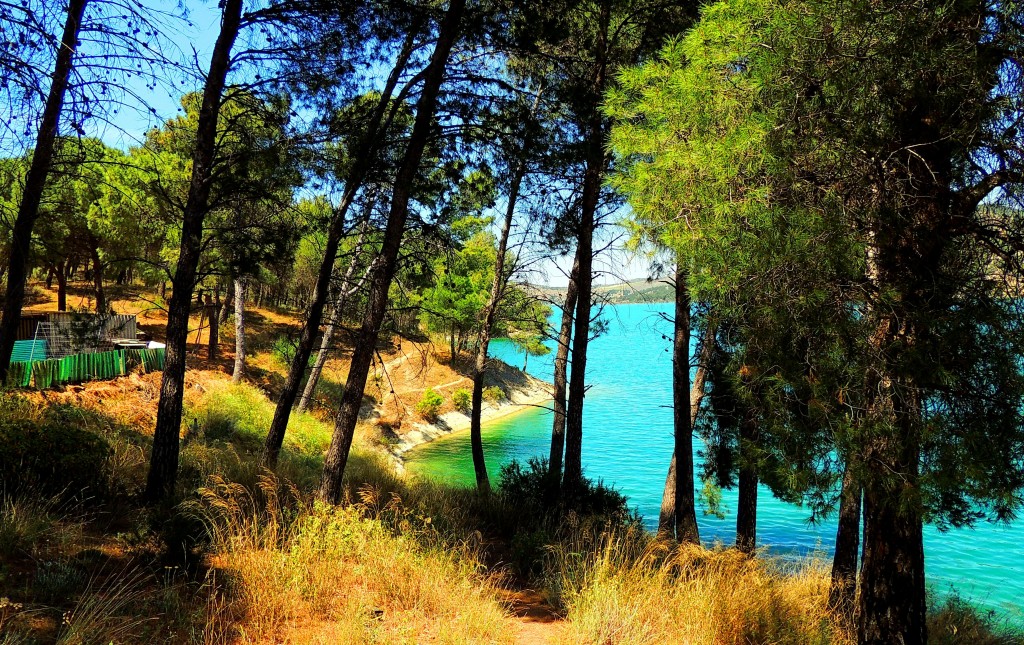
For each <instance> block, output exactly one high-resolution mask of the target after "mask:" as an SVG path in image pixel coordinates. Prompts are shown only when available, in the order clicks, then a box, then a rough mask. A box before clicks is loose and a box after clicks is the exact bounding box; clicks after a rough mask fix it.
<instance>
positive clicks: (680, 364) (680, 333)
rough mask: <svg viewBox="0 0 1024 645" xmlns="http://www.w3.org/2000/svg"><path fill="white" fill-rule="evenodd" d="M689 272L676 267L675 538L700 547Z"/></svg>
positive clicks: (674, 376)
mask: <svg viewBox="0 0 1024 645" xmlns="http://www.w3.org/2000/svg"><path fill="white" fill-rule="evenodd" d="M687 279H688V278H687V275H686V270H685V269H684V268H683V267H682V266H677V267H676V279H675V282H676V284H675V288H676V311H675V334H674V335H673V339H672V403H673V406H672V407H673V422H674V424H675V456H676V463H677V470H676V477H675V480H676V482H675V484H676V485H675V493H674V496H675V504H674V506H675V509H674V513H673V514H674V515H675V522H674V525H675V526H674V527H673V528H674V529H675V530H674V531H673V533H674V534H675V537H676V539H677V540H679V541H680V542H687V543H690V544H700V533H699V531H698V529H697V508H696V504H694V499H693V423H692V419H693V417H694V416H695V415H694V410H693V409H692V408H691V404H690V400H691V395H690V288H689V285H688V283H687Z"/></svg>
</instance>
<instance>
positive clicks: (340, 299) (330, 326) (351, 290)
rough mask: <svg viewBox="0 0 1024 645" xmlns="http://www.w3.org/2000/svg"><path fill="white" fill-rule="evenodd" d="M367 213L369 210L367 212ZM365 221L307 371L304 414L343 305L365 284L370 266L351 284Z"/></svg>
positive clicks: (302, 398)
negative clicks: (317, 347) (317, 350)
mask: <svg viewBox="0 0 1024 645" xmlns="http://www.w3.org/2000/svg"><path fill="white" fill-rule="evenodd" d="M367 213H369V210H367ZM366 231H367V228H366V221H365V220H364V221H363V230H362V231H361V232H360V233H359V241H358V242H356V246H355V249H354V250H353V251H352V261H351V262H349V265H348V269H346V270H345V277H344V278H343V279H342V281H341V288H340V289H339V290H338V295H337V297H336V298H335V300H334V306H333V307H332V308H331V315H330V318H329V320H328V322H327V328H326V329H324V334H323V337H322V338H321V339H320V351H319V352H318V353H317V355H316V362H315V363H314V364H313V367H312V369H311V370H310V371H309V378H308V379H307V380H306V387H305V389H303V390H302V397H301V398H300V399H299V406H298V408H299V411H300V412H305V411H306V410H308V409H309V404H310V402H311V401H312V400H313V393H314V392H316V386H317V383H319V382H320V375H321V374H322V373H323V371H324V365H326V364H327V356H328V355H329V354H330V351H331V341H332V339H333V338H334V332H335V330H336V329H337V327H338V325H339V324H341V316H342V315H343V314H344V312H345V305H346V303H348V299H349V298H351V297H352V296H354V295H355V294H357V293H358V292H359V290H360V289H361V288H362V287H363V283H364V282H366V278H367V276H368V275H369V272H370V268H371V267H372V264H371V265H370V266H368V267H367V268H366V271H364V272H363V275H362V276H361V277H360V278H359V282H357V283H356V284H354V285H352V286H349V285H350V284H352V278H353V277H355V271H356V266H357V265H358V264H359V253H360V251H362V249H363V245H364V244H365V242H366Z"/></svg>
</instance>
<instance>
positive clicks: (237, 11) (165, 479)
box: [146, 0, 242, 502]
mask: <svg viewBox="0 0 1024 645" xmlns="http://www.w3.org/2000/svg"><path fill="white" fill-rule="evenodd" d="M223 6H224V9H223V14H222V16H223V17H222V19H221V28H220V34H219V35H218V36H217V42H216V43H215V44H214V48H213V55H212V56H211V58H210V71H209V73H208V74H207V75H206V87H205V88H204V89H203V102H202V105H201V107H200V110H199V119H198V124H197V128H196V140H195V151H194V153H193V156H192V177H191V180H190V182H189V188H188V197H187V199H186V201H185V210H184V213H183V217H182V226H181V248H180V251H179V254H178V264H177V267H176V268H175V272H174V278H173V280H172V288H173V292H172V294H171V301H170V303H169V304H168V308H167V350H166V352H167V353H166V356H165V359H164V371H163V380H162V382H161V385H160V402H159V404H158V407H157V417H156V428H155V430H154V434H153V452H152V456H151V458H150V468H149V476H148V478H147V482H146V497H147V498H148V499H149V500H150V501H151V502H155V501H159V500H162V499H167V498H169V497H170V496H171V495H172V494H173V492H174V485H175V480H176V479H177V476H178V451H179V447H180V434H181V405H182V397H183V395H184V381H185V351H186V343H187V342H188V318H189V311H190V309H191V305H192V289H193V287H194V286H195V281H196V268H197V267H198V265H199V254H200V252H201V250H202V239H203V220H204V218H205V217H206V211H207V209H208V208H209V201H210V186H211V184H210V175H211V174H212V171H213V163H214V153H215V150H216V146H215V143H216V137H217V118H218V115H219V112H220V102H221V95H222V94H223V91H224V84H225V81H226V79H227V72H228V67H229V66H230V63H231V48H232V46H233V45H234V42H235V37H236V36H237V35H238V29H239V25H240V23H241V16H242V0H225V2H224V5H223Z"/></svg>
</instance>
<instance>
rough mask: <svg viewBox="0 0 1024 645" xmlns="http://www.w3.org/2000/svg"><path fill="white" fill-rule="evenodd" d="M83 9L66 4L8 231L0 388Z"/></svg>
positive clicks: (78, 2) (78, 3)
mask: <svg viewBox="0 0 1024 645" xmlns="http://www.w3.org/2000/svg"><path fill="white" fill-rule="evenodd" d="M86 4H87V0H70V2H68V8H67V17H66V19H65V21H64V33H63V34H62V35H61V39H60V46H59V47H58V49H57V58H56V62H55V63H54V66H53V74H52V75H51V77H50V91H49V93H48V94H47V96H46V104H45V105H44V107H43V116H42V121H41V122H40V125H39V133H38V134H37V135H36V145H35V149H34V150H33V152H32V162H31V164H30V165H29V169H28V173H27V174H26V175H25V187H24V190H23V191H22V197H21V203H20V204H18V215H17V217H16V218H15V220H14V228H13V230H12V232H11V250H10V256H9V261H8V265H7V291H6V292H5V296H4V310H3V318H2V319H0V383H3V382H5V381H6V380H7V370H8V369H9V368H10V366H11V354H12V353H13V352H14V341H15V340H16V339H17V337H18V323H19V322H20V321H21V308H22V307H23V306H24V305H25V282H26V280H27V279H28V274H29V266H28V261H29V254H30V252H31V247H32V228H33V227H34V226H35V223H36V219H37V218H38V217H39V204H40V202H41V201H42V198H43V188H44V187H45V186H46V178H47V176H48V175H49V174H50V167H51V166H52V162H53V149H54V144H55V143H56V140H57V131H58V127H59V125H60V115H61V112H62V111H63V108H64V95H65V93H66V91H67V87H68V79H69V78H70V77H71V70H72V68H73V66H74V56H75V50H76V48H77V47H78V31H79V29H80V28H81V26H82V15H83V13H84V12H85V6H86Z"/></svg>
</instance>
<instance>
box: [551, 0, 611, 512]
mask: <svg viewBox="0 0 1024 645" xmlns="http://www.w3.org/2000/svg"><path fill="white" fill-rule="evenodd" d="M598 20H599V21H600V25H599V28H598V38H597V43H596V45H595V47H596V50H595V57H594V59H595V62H596V72H595V74H594V80H593V91H594V96H598V97H600V96H604V90H605V83H606V79H607V74H608V61H607V38H608V30H609V29H610V21H611V12H610V8H609V6H608V5H607V4H602V5H601V13H600V16H599V17H598ZM604 126H605V122H604V116H603V115H602V114H601V111H600V109H599V108H598V106H597V105H594V106H593V113H592V114H591V115H590V121H589V123H588V124H587V128H586V142H585V144H586V149H587V162H586V170H585V171H584V174H583V190H582V201H581V204H580V223H579V230H578V237H577V246H576V260H577V261H578V262H579V276H578V278H577V281H576V319H575V320H574V321H573V325H574V329H573V333H572V335H573V338H572V370H571V371H570V373H569V401H568V404H567V406H566V414H565V474H564V476H563V482H562V496H563V497H565V496H566V494H567V493H568V495H569V496H574V495H575V494H576V492H577V490H578V488H579V485H580V484H581V482H582V480H583V397H584V396H585V395H586V376H587V347H588V345H589V344H590V311H591V299H592V294H591V291H592V289H591V287H592V285H593V282H594V271H593V265H594V227H595V224H596V219H595V218H596V216H597V206H598V201H599V200H600V197H601V183H602V179H603V177H604V170H605V166H606V165H607V162H608V153H607V152H606V149H605V127H604Z"/></svg>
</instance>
